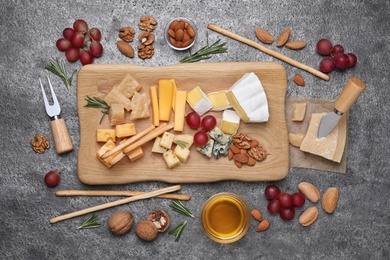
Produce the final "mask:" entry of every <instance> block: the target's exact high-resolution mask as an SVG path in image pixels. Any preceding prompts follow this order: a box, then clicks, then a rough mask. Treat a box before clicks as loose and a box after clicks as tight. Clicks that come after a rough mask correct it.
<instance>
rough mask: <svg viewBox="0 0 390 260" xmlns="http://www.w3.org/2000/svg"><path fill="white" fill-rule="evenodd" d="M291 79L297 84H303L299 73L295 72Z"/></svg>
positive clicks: (303, 80)
mask: <svg viewBox="0 0 390 260" xmlns="http://www.w3.org/2000/svg"><path fill="white" fill-rule="evenodd" d="M293 80H294V82H295V84H297V85H298V86H302V87H303V86H305V79H304V78H303V77H302V76H301V75H300V74H295V75H294V78H293Z"/></svg>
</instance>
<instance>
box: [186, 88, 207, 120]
mask: <svg viewBox="0 0 390 260" xmlns="http://www.w3.org/2000/svg"><path fill="white" fill-rule="evenodd" d="M187 102H188V104H189V105H190V107H191V108H192V109H193V110H194V111H195V112H196V113H198V114H199V115H200V116H201V115H203V114H205V113H206V112H207V111H209V110H210V109H211V108H213V103H211V101H210V100H209V98H208V97H207V95H206V94H205V93H204V92H203V90H202V89H201V88H200V87H199V86H196V87H195V88H194V89H192V90H191V91H189V92H188V93H187Z"/></svg>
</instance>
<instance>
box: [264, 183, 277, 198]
mask: <svg viewBox="0 0 390 260" xmlns="http://www.w3.org/2000/svg"><path fill="white" fill-rule="evenodd" d="M280 193H281V191H280V189H279V187H278V186H276V185H275V184H270V185H268V186H267V187H266V188H265V190H264V195H265V197H266V198H267V199H268V200H273V199H276V198H277V197H278V196H279V195H280Z"/></svg>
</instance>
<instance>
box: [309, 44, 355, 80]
mask: <svg viewBox="0 0 390 260" xmlns="http://www.w3.org/2000/svg"><path fill="white" fill-rule="evenodd" d="M316 49H317V52H318V53H319V54H320V55H322V56H330V57H327V58H324V59H323V60H322V61H321V62H320V71H322V72H324V73H329V72H331V71H332V70H334V69H335V68H336V69H339V70H345V69H346V68H352V67H355V65H356V63H357V57H356V55H355V54H353V53H344V47H343V46H342V45H340V44H337V45H334V46H333V44H332V43H331V42H330V41H329V40H327V39H321V40H319V41H318V42H317V45H316Z"/></svg>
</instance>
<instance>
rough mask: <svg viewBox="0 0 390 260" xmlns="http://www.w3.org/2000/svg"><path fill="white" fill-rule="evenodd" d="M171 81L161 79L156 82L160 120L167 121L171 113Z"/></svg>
mask: <svg viewBox="0 0 390 260" xmlns="http://www.w3.org/2000/svg"><path fill="white" fill-rule="evenodd" d="M172 101H173V82H172V81H171V80H169V79H161V80H159V82H158V109H159V115H160V120H161V121H169V120H170V119H171V113H172Z"/></svg>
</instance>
